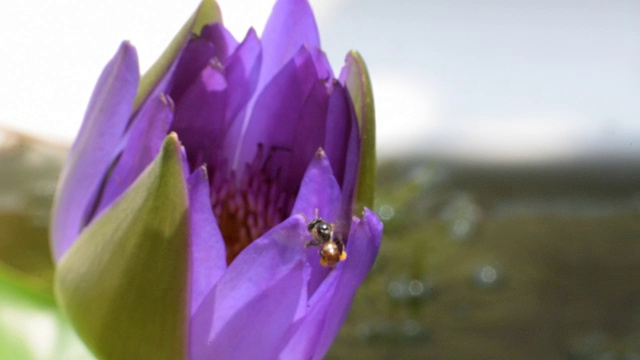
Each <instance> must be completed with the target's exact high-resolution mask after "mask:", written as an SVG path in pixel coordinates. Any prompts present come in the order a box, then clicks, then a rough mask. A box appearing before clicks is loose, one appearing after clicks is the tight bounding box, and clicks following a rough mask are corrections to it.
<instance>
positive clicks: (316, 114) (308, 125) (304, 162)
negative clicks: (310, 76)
mask: <svg viewBox="0 0 640 360" xmlns="http://www.w3.org/2000/svg"><path fill="white" fill-rule="evenodd" d="M328 107H329V91H328V89H327V85H326V84H325V82H324V81H321V82H320V81H319V82H316V83H315V85H314V86H313V88H312V89H311V91H310V92H309V95H308V96H307V99H306V100H305V103H304V105H303V106H302V114H301V116H300V119H299V120H298V121H297V122H294V123H292V124H291V125H290V126H292V127H293V133H294V134H295V135H296V136H294V137H293V139H292V144H291V150H290V153H291V154H292V155H294V156H292V157H291V160H290V161H289V164H288V165H287V173H288V177H287V178H285V179H284V181H283V183H284V186H285V188H286V189H289V190H290V191H292V192H294V191H297V189H298V187H299V184H300V180H301V179H302V176H303V175H304V173H305V170H306V169H307V167H308V166H309V160H310V159H312V158H313V156H314V154H315V153H316V151H318V149H319V148H321V147H322V146H323V142H324V138H325V123H326V119H327V108H328Z"/></svg>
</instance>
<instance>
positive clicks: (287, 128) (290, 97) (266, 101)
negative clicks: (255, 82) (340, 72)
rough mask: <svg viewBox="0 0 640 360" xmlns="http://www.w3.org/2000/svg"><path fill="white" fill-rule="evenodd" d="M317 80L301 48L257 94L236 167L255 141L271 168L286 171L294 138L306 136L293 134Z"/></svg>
mask: <svg viewBox="0 0 640 360" xmlns="http://www.w3.org/2000/svg"><path fill="white" fill-rule="evenodd" d="M317 81H318V78H317V74H316V71H315V66H314V64H313V59H312V58H311V55H310V53H309V51H308V50H307V49H306V48H301V49H300V51H299V52H298V53H297V54H296V56H295V57H294V58H293V59H291V61H289V62H288V63H287V65H285V67H284V68H283V69H282V70H281V71H280V72H279V73H278V74H277V75H276V76H275V77H274V78H273V80H272V81H271V82H270V83H269V84H268V85H267V86H266V87H265V89H264V91H263V92H262V94H260V95H259V96H258V99H257V100H256V102H255V105H254V107H253V110H252V114H251V118H250V119H249V122H248V124H247V127H246V129H247V130H246V133H245V134H244V139H243V140H242V141H241V144H240V146H242V148H241V151H240V156H239V158H238V159H237V162H236V163H235V165H236V166H235V167H236V169H240V170H242V168H243V166H244V164H247V163H251V161H252V160H253V158H254V157H255V155H256V151H257V148H258V144H262V146H263V148H264V149H265V150H266V153H267V154H268V157H270V159H271V164H270V166H271V168H272V170H273V171H274V172H275V171H277V170H278V169H282V170H283V171H286V169H287V166H288V164H289V158H290V157H291V156H292V153H291V151H292V149H291V146H292V143H293V139H294V137H296V136H306V135H307V134H297V133H296V132H295V128H296V124H297V123H298V121H299V120H300V117H301V115H302V113H303V110H304V105H305V103H306V102H307V97H308V95H309V92H310V91H311V89H312V88H313V86H314V85H315V84H316V82H317ZM270 175H273V174H270ZM294 191H295V189H294Z"/></svg>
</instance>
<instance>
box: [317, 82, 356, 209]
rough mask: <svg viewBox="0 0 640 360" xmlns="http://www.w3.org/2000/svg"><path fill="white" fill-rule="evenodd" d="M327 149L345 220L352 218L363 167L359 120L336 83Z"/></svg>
mask: <svg viewBox="0 0 640 360" xmlns="http://www.w3.org/2000/svg"><path fill="white" fill-rule="evenodd" d="M326 124H327V130H326V131H327V135H326V137H325V142H324V149H325V151H326V153H327V157H328V158H329V161H330V162H331V165H332V168H333V171H334V174H335V177H336V179H338V182H339V183H340V187H341V188H342V211H343V215H342V216H350V214H351V212H352V209H351V204H353V196H354V192H355V186H356V182H357V179H358V171H359V163H360V133H359V129H358V120H357V118H356V114H355V112H354V110H353V106H352V104H351V98H350V96H349V93H348V92H347V90H346V89H345V88H344V87H343V86H342V85H341V84H340V83H339V82H337V81H335V82H334V83H333V92H332V93H331V99H330V100H329V110H328V115H327V122H326Z"/></svg>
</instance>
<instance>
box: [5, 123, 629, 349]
mask: <svg viewBox="0 0 640 360" xmlns="http://www.w3.org/2000/svg"><path fill="white" fill-rule="evenodd" d="M65 152H66V150H65V148H64V147H63V146H59V145H56V144H49V143H46V142H43V141H40V140H37V139H34V138H30V137H27V136H23V135H20V134H16V133H12V132H3V131H0V167H1V169H2V171H1V173H0V359H87V358H89V359H90V358H91V356H90V355H89V354H88V353H87V351H86V349H85V348H84V347H83V345H82V344H81V343H80V342H79V341H78V339H77V338H76V336H75V335H74V334H73V331H72V330H71V329H70V328H69V326H68V325H67V323H66V322H65V321H64V318H63V316H62V315H60V314H59V313H58V312H57V311H56V308H55V304H54V301H53V297H52V294H51V285H50V284H51V278H52V263H51V260H50V257H49V254H48V245H47V222H48V216H49V207H50V204H51V201H52V196H53V192H54V190H55V183H56V178H57V176H58V172H59V170H60V166H61V164H62V160H63V158H64V155H65ZM638 174H640V171H638V168H637V167H634V166H632V165H629V164H623V163H609V162H606V161H595V162H593V163H584V164H560V165H558V166H546V167H540V166H528V167H527V166H519V167H513V166H511V167H509V166H502V167H501V166H480V165H477V164H465V163H452V162H446V161H436V160H433V159H431V160H427V159H419V158H415V159H401V160H385V161H383V162H382V163H381V164H380V167H379V177H378V181H379V185H378V189H377V198H376V206H375V210H376V212H377V213H378V214H379V215H380V217H381V218H382V219H383V221H384V223H385V234H384V241H383V245H382V249H381V252H380V255H379V258H378V260H377V261H376V264H375V265H374V269H373V271H372V273H371V274H370V276H369V278H368V279H367V280H366V281H365V283H364V284H363V286H362V288H361V289H360V291H359V293H358V295H357V296H356V299H355V301H354V304H353V307H352V310H351V313H350V315H349V318H348V320H347V323H346V324H345V326H344V328H343V329H342V331H341V333H340V336H339V338H338V339H337V341H336V342H335V344H334V346H333V348H332V349H331V351H330V352H329V354H328V356H327V359H625V360H633V359H640V289H639V287H638V284H640V260H639V259H638V258H639V256H640V221H639V220H640V189H639V187H638V186H637V184H640V179H639V175H638ZM349 255H350V256H357V254H353V255H352V254H349Z"/></svg>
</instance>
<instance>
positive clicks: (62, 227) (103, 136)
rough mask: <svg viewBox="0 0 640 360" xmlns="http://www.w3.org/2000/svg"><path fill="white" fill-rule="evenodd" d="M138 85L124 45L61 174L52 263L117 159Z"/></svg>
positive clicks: (128, 49) (77, 230)
mask: <svg viewBox="0 0 640 360" xmlns="http://www.w3.org/2000/svg"><path fill="white" fill-rule="evenodd" d="M139 80H140V74H139V69H138V57H137V55H136V51H135V49H134V48H133V46H131V45H130V44H129V43H128V42H123V43H122V45H120V48H119V50H118V52H117V53H116V55H115V56H114V58H113V59H112V60H111V61H110V62H109V64H108V65H107V66H106V68H105V69H104V70H103V72H102V74H101V75H100V79H99V80H98V83H97V85H96V87H95V90H94V92H93V95H92V96H91V101H90V102H89V106H88V108H87V112H86V114H85V118H84V121H83V123H82V127H81V128H80V132H79V133H78V137H77V138H76V140H75V142H74V144H73V146H72V148H71V151H70V153H69V156H68V158H67V161H66V163H65V166H64V168H63V170H62V174H61V177H60V182H59V186H58V191H57V197H56V200H55V203H54V207H53V217H52V222H51V239H52V248H53V255H54V258H55V259H56V260H59V259H60V257H62V255H64V253H65V252H66V251H67V249H68V248H69V247H70V246H71V245H72V244H73V241H74V240H75V238H76V236H77V235H78V234H79V233H80V231H81V229H82V227H83V225H84V221H85V216H86V214H87V211H88V208H89V207H90V206H91V202H92V201H94V200H93V199H94V197H95V196H96V193H97V191H98V188H99V187H100V184H101V182H102V179H103V177H104V175H105V173H106V172H107V171H108V169H109V166H111V163H112V162H113V159H114V157H115V155H116V151H117V146H118V144H119V142H120V139H121V137H122V134H123V132H124V130H125V128H126V126H127V122H128V120H129V115H130V114H131V110H132V108H133V101H134V98H135V96H136V91H137V88H138V82H139Z"/></svg>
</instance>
